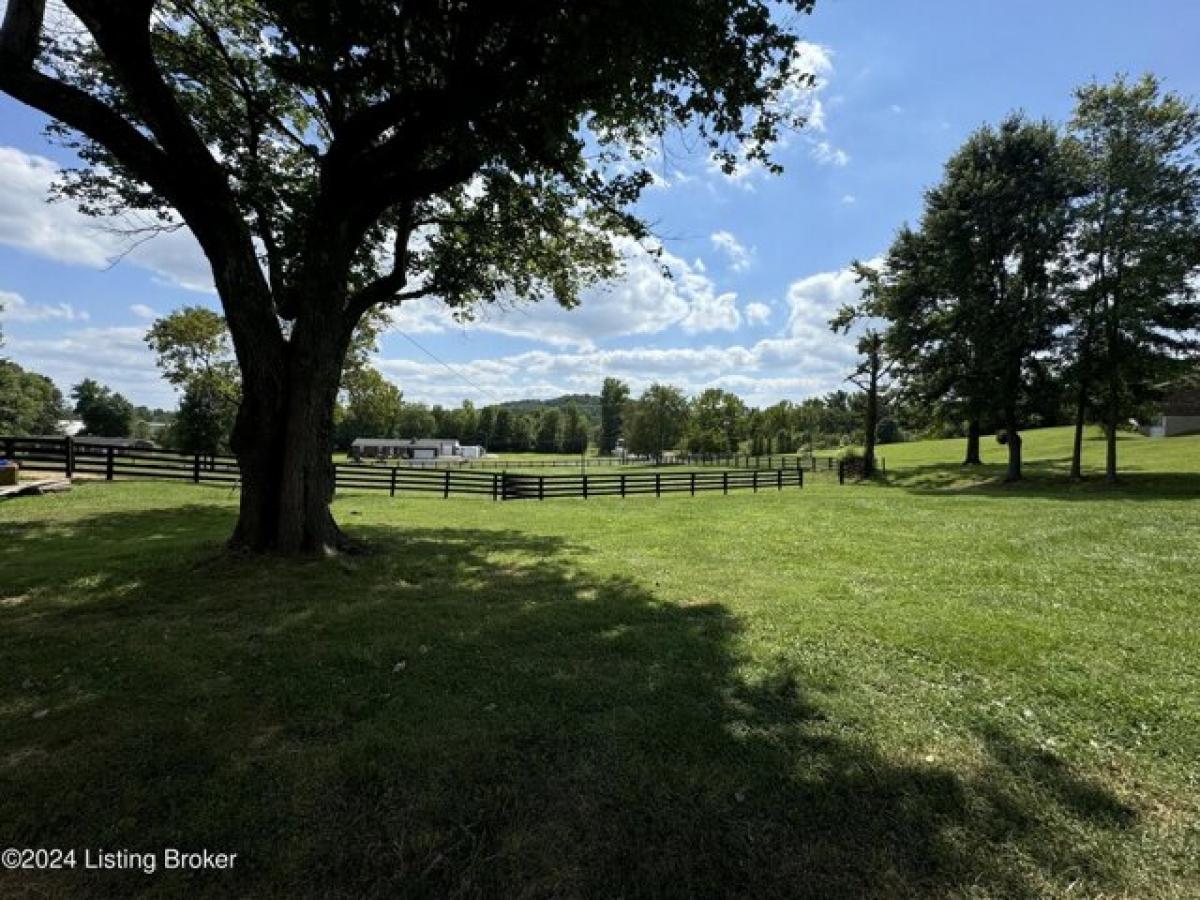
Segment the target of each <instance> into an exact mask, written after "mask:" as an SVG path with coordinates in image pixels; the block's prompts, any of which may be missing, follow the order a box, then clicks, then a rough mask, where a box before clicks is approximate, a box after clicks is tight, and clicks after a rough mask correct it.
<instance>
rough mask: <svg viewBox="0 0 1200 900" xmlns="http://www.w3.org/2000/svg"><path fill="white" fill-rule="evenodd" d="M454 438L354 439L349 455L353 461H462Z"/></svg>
mask: <svg viewBox="0 0 1200 900" xmlns="http://www.w3.org/2000/svg"><path fill="white" fill-rule="evenodd" d="M462 449H463V448H462V446H461V445H460V444H459V443H458V441H457V440H455V439H454V438H355V439H354V440H353V441H352V442H351V444H350V455H351V456H352V457H354V458H355V459H412V460H424V461H433V460H438V459H464V458H466V456H465V454H463V453H462V452H461V451H462Z"/></svg>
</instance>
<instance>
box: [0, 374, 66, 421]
mask: <svg viewBox="0 0 1200 900" xmlns="http://www.w3.org/2000/svg"><path fill="white" fill-rule="evenodd" d="M62 416H63V398H62V393H61V392H60V391H59V390H58V388H57V387H55V386H54V382H53V381H51V380H50V379H49V378H47V377H46V376H45V375H39V374H38V373H36V372H29V371H26V370H25V369H23V368H21V367H20V366H18V365H17V364H16V363H14V362H11V361H9V360H5V359H0V434H3V435H36V434H55V433H57V431H58V422H59V419H61V418H62Z"/></svg>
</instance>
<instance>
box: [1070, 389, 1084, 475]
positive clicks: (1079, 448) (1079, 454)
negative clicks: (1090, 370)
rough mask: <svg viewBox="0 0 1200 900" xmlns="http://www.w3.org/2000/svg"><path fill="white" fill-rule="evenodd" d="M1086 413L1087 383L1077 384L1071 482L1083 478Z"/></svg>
mask: <svg viewBox="0 0 1200 900" xmlns="http://www.w3.org/2000/svg"><path fill="white" fill-rule="evenodd" d="M1086 413H1087V382H1086V380H1085V381H1081V382H1080V383H1079V398H1078V401H1077V402H1076V405H1075V442H1074V445H1073V446H1072V447H1071V475H1070V479H1071V480H1072V481H1080V480H1081V479H1082V478H1083V420H1084V416H1085V415H1086Z"/></svg>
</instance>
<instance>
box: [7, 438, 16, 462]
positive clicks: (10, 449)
mask: <svg viewBox="0 0 1200 900" xmlns="http://www.w3.org/2000/svg"><path fill="white" fill-rule="evenodd" d="M16 449H17V447H16V442H15V441H14V440H13V439H12V438H5V439H4V458H5V459H7V460H10V461H11V460H12V459H13V458H14V457H15V455H16Z"/></svg>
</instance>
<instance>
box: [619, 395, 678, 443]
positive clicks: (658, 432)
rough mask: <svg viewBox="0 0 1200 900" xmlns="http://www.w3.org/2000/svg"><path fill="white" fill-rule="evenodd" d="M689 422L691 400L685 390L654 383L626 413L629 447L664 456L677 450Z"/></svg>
mask: <svg viewBox="0 0 1200 900" xmlns="http://www.w3.org/2000/svg"><path fill="white" fill-rule="evenodd" d="M687 423H688V402H687V398H686V397H684V395H683V391H681V390H679V388H675V387H671V386H670V385H665V384H652V385H651V386H650V387H648V388H646V390H645V391H644V392H643V393H642V395H641V397H639V398H638V399H637V400H634V401H631V402H630V403H629V405H628V406H627V408H626V412H625V447H626V449H627V450H628V451H629V452H630V453H635V454H638V455H645V456H652V457H654V458H655V459H659V458H661V457H662V455H663V453H664V452H666V451H667V450H674V449H676V448H677V447H678V446H679V444H680V441H681V440H682V439H683V435H684V431H685V429H686V428H687Z"/></svg>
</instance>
